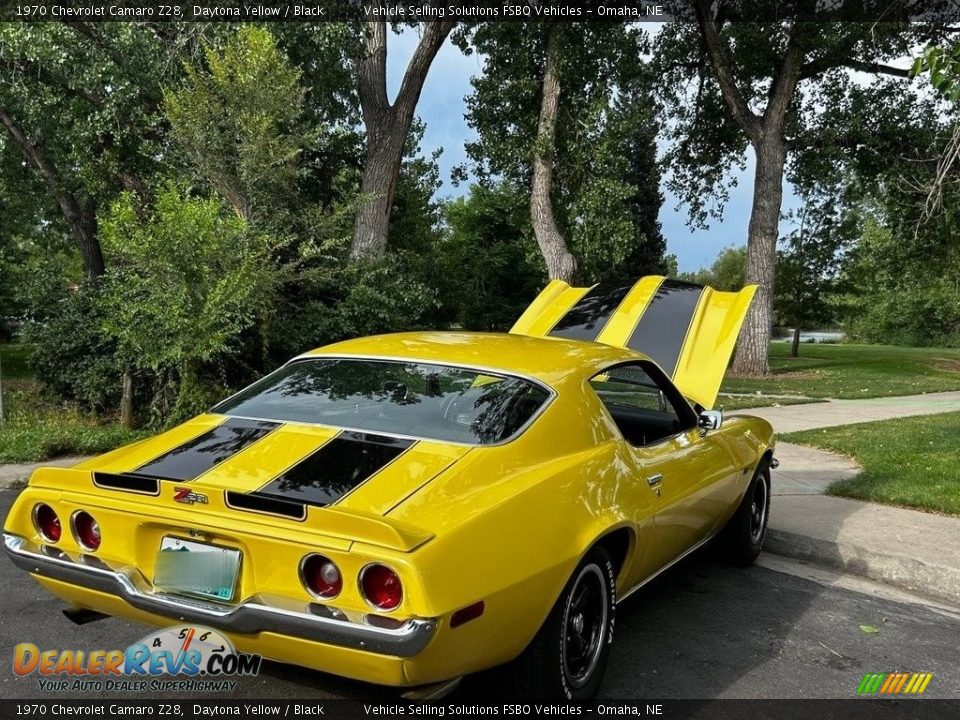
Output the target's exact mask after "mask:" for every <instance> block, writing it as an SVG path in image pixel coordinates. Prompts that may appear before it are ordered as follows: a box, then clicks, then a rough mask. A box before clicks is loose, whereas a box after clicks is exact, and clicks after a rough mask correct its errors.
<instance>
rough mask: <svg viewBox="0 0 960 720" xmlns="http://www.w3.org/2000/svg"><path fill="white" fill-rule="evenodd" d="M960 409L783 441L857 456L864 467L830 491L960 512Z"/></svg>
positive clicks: (810, 432)
mask: <svg viewBox="0 0 960 720" xmlns="http://www.w3.org/2000/svg"><path fill="white" fill-rule="evenodd" d="M958 438H960V412H952V413H945V414H942V415H922V416H919V417H910V418H899V419H897V420H880V421H877V422H870V423H859V424H857V425H843V426H840V427H831V428H823V429H820V430H805V431H803V432H796V433H788V434H786V435H781V436H779V439H780V440H783V441H785V442H792V443H801V444H804V445H814V446H816V447H820V448H824V449H825V450H833V451H835V452H839V453H843V454H844V455H848V456H850V457H852V458H854V459H855V460H856V461H857V462H858V463H859V464H860V466H861V467H862V468H863V472H862V473H861V474H860V475H858V476H857V477H855V478H852V479H850V480H842V481H840V482H837V483H834V484H833V485H832V486H830V489H829V494H831V495H839V496H842V497H851V498H858V499H861V500H870V501H873V502H879V503H887V504H890V505H904V506H907V507H915V508H920V509H923V510H933V511H936V512H941V513H951V514H954V515H960V463H958V462H957V447H958Z"/></svg>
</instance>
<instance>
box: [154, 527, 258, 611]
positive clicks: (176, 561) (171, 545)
mask: <svg viewBox="0 0 960 720" xmlns="http://www.w3.org/2000/svg"><path fill="white" fill-rule="evenodd" d="M239 570H240V551H239V550H235V549H234V548H227V547H221V546H219V545H208V544H207V543H198V542H192V541H190V540H182V539H180V538H176V537H165V538H163V540H162V541H161V542H160V550H159V551H158V552H157V562H156V565H155V571H154V575H153V584H154V585H156V586H157V587H158V588H160V589H161V590H168V591H170V592H174V593H183V594H186V595H199V596H201V597H208V598H214V599H216V600H224V601H227V600H232V599H233V593H234V588H236V586H237V574H238V572H239Z"/></svg>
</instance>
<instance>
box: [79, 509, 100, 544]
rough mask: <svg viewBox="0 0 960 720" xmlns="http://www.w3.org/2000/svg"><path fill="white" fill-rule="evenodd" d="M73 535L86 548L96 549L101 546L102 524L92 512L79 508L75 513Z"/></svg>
mask: <svg viewBox="0 0 960 720" xmlns="http://www.w3.org/2000/svg"><path fill="white" fill-rule="evenodd" d="M73 536H74V537H75V538H76V539H77V542H78V543H80V547H82V548H83V549H84V550H96V549H97V548H99V547H100V524H99V523H98V522H97V521H96V520H94V519H93V515H91V514H90V513H88V512H86V511H84V510H78V511H77V512H75V513H74V514H73Z"/></svg>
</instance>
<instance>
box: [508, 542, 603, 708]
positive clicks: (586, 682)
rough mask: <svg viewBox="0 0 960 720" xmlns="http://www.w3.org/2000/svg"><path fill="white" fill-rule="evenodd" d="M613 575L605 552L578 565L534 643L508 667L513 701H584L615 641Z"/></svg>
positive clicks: (595, 685)
mask: <svg viewBox="0 0 960 720" xmlns="http://www.w3.org/2000/svg"><path fill="white" fill-rule="evenodd" d="M616 580H617V579H616V572H615V570H614V567H613V561H612V560H611V559H610V556H609V555H608V554H607V552H606V551H605V550H603V548H594V549H593V550H591V551H590V552H589V553H588V554H587V556H586V557H585V558H584V559H583V560H582V561H580V564H579V565H577V568H576V570H574V572H573V575H572V576H571V577H570V580H569V581H568V582H567V584H566V586H565V587H564V589H563V592H562V593H561V594H560V598H559V599H558V600H557V603H556V605H554V606H553V609H552V610H551V611H550V615H549V616H547V619H546V621H545V622H544V624H543V627H541V628H540V631H539V632H538V633H537V635H536V637H534V639H533V641H532V642H531V643H530V645H529V646H528V647H527V649H526V650H524V652H523V654H522V655H521V656H520V657H519V658H517V660H516V661H515V662H514V663H513V664H512V667H509V668H508V677H509V679H510V680H512V682H511V683H510V684H511V685H512V686H513V687H511V688H510V690H511V691H512V692H513V693H515V695H516V697H525V698H527V697H532V698H537V699H543V700H588V699H590V698H592V697H593V696H594V695H596V693H597V690H598V689H599V688H600V682H601V680H602V679H603V673H604V670H605V668H606V665H607V658H608V657H609V655H610V644H611V643H612V642H613V621H614V613H615V609H616V589H617V585H616Z"/></svg>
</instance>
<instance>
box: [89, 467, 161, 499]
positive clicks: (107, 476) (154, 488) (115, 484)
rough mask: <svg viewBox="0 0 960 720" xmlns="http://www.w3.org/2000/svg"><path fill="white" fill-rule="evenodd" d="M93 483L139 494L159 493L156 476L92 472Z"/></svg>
mask: <svg viewBox="0 0 960 720" xmlns="http://www.w3.org/2000/svg"><path fill="white" fill-rule="evenodd" d="M93 484H94V485H96V486H97V487H101V488H107V489H108V490H122V491H124V492H134V493H140V494H141V495H159V494H160V481H159V480H157V479H156V478H151V477H142V476H140V475H129V474H124V473H119V474H117V473H105V472H95V473H93Z"/></svg>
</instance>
